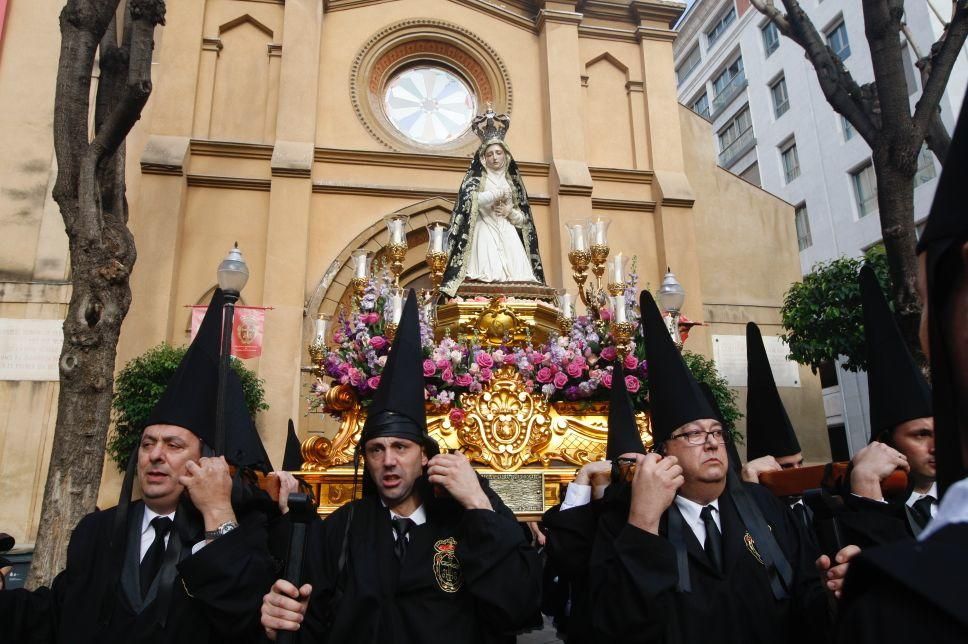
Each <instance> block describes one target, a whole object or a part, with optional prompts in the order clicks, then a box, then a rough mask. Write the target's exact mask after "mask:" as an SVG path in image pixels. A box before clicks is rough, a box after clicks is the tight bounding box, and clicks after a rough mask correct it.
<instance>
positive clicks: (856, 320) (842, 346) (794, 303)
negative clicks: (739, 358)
mask: <svg viewBox="0 0 968 644" xmlns="http://www.w3.org/2000/svg"><path fill="white" fill-rule="evenodd" d="M865 262H866V263H868V264H870V265H871V267H872V268H873V269H874V272H875V273H876V274H877V279H878V281H880V283H881V288H882V289H884V293H885V295H886V296H887V297H888V298H890V296H889V293H890V278H889V276H888V272H889V271H888V262H887V257H886V256H885V254H884V251H883V248H882V247H880V246H877V247H875V248H874V249H872V250H870V251H868V252H867V255H866V256H865V257H864V258H863V259H856V258H852V257H841V258H839V259H835V260H832V261H829V262H821V263H818V264H816V265H814V267H813V270H812V271H811V272H810V273H808V274H807V275H804V277H803V281H802V282H799V283H796V284H794V285H793V286H792V287H790V290H789V291H787V293H786V296H785V297H784V298H783V308H782V309H780V315H781V317H782V319H783V328H784V329H786V333H785V334H784V335H782V336H781V337H782V338H783V340H784V341H785V342H786V343H787V344H788V345H789V347H790V357H791V358H792V359H793V360H796V361H797V362H799V363H801V364H806V365H810V368H811V369H812V370H813V372H814V373H816V372H817V370H818V369H819V368H820V365H821V364H822V363H824V362H834V361H835V360H837V359H839V358H841V357H843V358H844V362H843V367H844V368H845V369H847V370H848V371H858V370H861V369H866V368H867V349H866V348H865V346H864V313H863V309H862V307H861V300H860V285H859V284H858V281H857V275H858V273H859V272H860V269H861V267H862V266H863V265H864V263H865Z"/></svg>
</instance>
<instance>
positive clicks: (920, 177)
mask: <svg viewBox="0 0 968 644" xmlns="http://www.w3.org/2000/svg"><path fill="white" fill-rule="evenodd" d="M937 175H938V173H937V171H936V170H935V169H934V154H933V153H932V152H931V150H929V149H928V146H927V144H923V145H922V146H921V152H920V153H919V154H918V169H917V171H916V172H915V173H914V187H915V188H917V187H918V186H920V185H921V184H922V183H927V182H929V181H931V180H932V179H934V178H935V177H936V176H937Z"/></svg>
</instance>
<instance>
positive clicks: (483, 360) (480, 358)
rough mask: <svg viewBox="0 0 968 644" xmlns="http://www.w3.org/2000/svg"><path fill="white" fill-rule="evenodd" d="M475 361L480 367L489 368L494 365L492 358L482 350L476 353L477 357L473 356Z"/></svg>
mask: <svg viewBox="0 0 968 644" xmlns="http://www.w3.org/2000/svg"><path fill="white" fill-rule="evenodd" d="M475 361H476V362H477V364H478V365H479V366H481V367H487V368H491V367H493V366H494V358H492V357H491V356H490V355H488V354H487V353H485V352H484V351H481V352H480V353H478V354H477V358H475Z"/></svg>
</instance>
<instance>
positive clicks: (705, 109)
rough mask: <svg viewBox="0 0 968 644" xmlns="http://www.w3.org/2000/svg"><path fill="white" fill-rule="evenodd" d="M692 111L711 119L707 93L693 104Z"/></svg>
mask: <svg viewBox="0 0 968 644" xmlns="http://www.w3.org/2000/svg"><path fill="white" fill-rule="evenodd" d="M692 111H693V112H695V113H696V114H698V115H699V116H702V117H704V118H707V119H708V118H709V97H708V96H707V95H706V92H703V93H702V96H700V97H699V98H697V99H696V100H695V101H693V102H692Z"/></svg>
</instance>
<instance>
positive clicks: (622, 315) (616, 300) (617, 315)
mask: <svg viewBox="0 0 968 644" xmlns="http://www.w3.org/2000/svg"><path fill="white" fill-rule="evenodd" d="M610 299H611V300H612V321H613V322H615V323H616V324H622V323H623V322H627V321H628V317H627V316H626V312H625V296H624V295H614V296H612V297H611V298H610Z"/></svg>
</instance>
